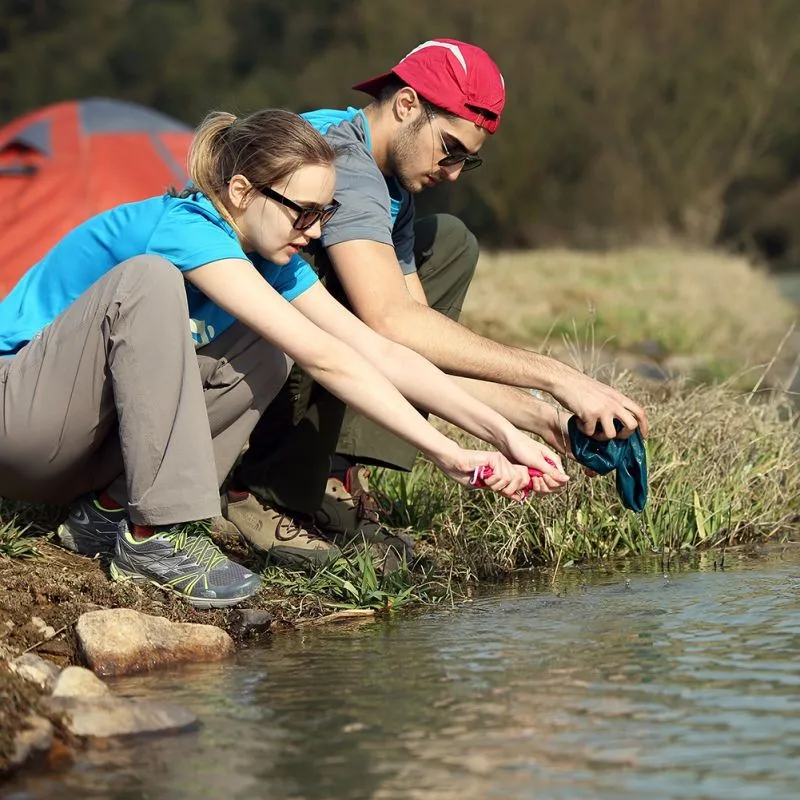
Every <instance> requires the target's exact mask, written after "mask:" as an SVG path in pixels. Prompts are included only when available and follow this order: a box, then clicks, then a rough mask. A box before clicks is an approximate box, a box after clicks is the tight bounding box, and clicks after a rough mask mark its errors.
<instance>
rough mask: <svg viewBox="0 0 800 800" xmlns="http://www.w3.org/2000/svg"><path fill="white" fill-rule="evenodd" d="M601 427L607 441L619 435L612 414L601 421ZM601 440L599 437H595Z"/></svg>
mask: <svg viewBox="0 0 800 800" xmlns="http://www.w3.org/2000/svg"><path fill="white" fill-rule="evenodd" d="M600 426H601V427H602V430H603V435H604V436H605V437H606V438H607V439H613V438H614V437H615V436H616V435H617V429H616V428H615V427H614V416H613V415H612V414H607V415H606V416H604V417H603V418H602V419H601V420H600ZM595 438H596V439H599V438H600V437H599V436H596V437H595Z"/></svg>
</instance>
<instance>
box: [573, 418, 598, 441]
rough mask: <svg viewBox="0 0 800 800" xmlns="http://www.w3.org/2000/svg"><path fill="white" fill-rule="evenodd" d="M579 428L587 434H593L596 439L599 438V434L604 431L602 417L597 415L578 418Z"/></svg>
mask: <svg viewBox="0 0 800 800" xmlns="http://www.w3.org/2000/svg"><path fill="white" fill-rule="evenodd" d="M578 428H579V429H580V431H581V433H583V434H584V435H585V436H592V437H594V438H595V439H596V438H598V435H597V434H598V433H600V432H601V431H602V426H601V425H600V419H599V417H597V416H591V417H586V419H583V418H580V419H579V420H578Z"/></svg>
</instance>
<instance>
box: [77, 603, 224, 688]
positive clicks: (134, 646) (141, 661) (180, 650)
mask: <svg viewBox="0 0 800 800" xmlns="http://www.w3.org/2000/svg"><path fill="white" fill-rule="evenodd" d="M75 632H76V634H77V636H78V642H79V645H80V648H81V651H82V653H83V656H84V658H85V660H86V663H87V664H88V665H89V666H90V667H91V669H92V670H94V672H96V673H97V674H98V675H122V674H126V673H131V672H143V671H146V670H151V669H155V668H157V667H162V666H166V665H168V664H177V663H181V662H187V661H219V660H220V659H223V658H227V657H228V656H230V655H231V654H232V653H233V652H234V644H233V639H231V637H230V636H229V635H228V634H227V633H225V631H223V630H222V629H221V628H217V627H215V626H214V625H197V624H192V623H187V622H170V621H169V620H168V619H165V618H164V617H153V616H150V615H149V614H141V613H139V612H138V611H133V610H132V609H128V608H113V609H108V610H105V611H90V612H88V613H86V614H82V615H81V617H80V618H79V619H78V622H77V624H76V626H75Z"/></svg>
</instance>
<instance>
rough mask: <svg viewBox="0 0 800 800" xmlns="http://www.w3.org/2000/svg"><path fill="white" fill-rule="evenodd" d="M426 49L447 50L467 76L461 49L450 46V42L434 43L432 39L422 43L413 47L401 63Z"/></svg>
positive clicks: (453, 45) (456, 46) (454, 45)
mask: <svg viewBox="0 0 800 800" xmlns="http://www.w3.org/2000/svg"><path fill="white" fill-rule="evenodd" d="M426 47H444V48H445V49H446V50H449V51H450V52H451V53H452V54H453V55H454V56H455V57H456V58H457V59H458V63H459V64H461V66H462V67H463V69H464V74H465V75H466V74H467V60H466V59H465V58H464V54H463V53H462V52H461V48H460V47H459V46H458V45H457V44H451V43H450V42H436V41H434V40H433V39H431V40H430V41H427V42H423V43H422V44H421V45H418V46H417V47H415V48H414V49H413V50H412V51H411V52H410V53H409V54H408V55H406V56H405V57H404V58H402V59H401V60H402V61H405V60H406V58H408V56H411V55H414V53H416V52H418V51H420V50H424V49H425V48H426Z"/></svg>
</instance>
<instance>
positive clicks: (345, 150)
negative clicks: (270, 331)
mask: <svg viewBox="0 0 800 800" xmlns="http://www.w3.org/2000/svg"><path fill="white" fill-rule="evenodd" d="M301 116H302V117H304V118H305V119H306V120H307V121H308V122H310V123H311V124H312V125H313V126H314V127H315V128H316V129H317V130H318V131H319V132H320V133H321V134H322V135H323V136H325V137H326V138H327V139H328V140H329V141H330V142H331V144H333V145H334V146H336V147H337V148H338V149H339V155H338V156H337V158H336V199H337V200H338V201H339V202H340V203H341V204H342V205H341V208H340V209H339V211H338V212H337V214H336V216H335V217H334V218H333V219H332V220H331V221H330V222H329V223H328V224H327V225H326V226H325V230H324V231H323V232H322V238H321V239H320V243H321V244H322V246H323V247H331V246H332V245H335V244H339V243H340V242H350V241H353V240H354V239H368V240H369V241H373V242H380V243H381V244H388V245H389V246H391V247H393V248H394V251H395V254H396V255H397V260H398V262H399V263H400V267H401V269H402V270H403V273H404V274H410V273H414V272H416V269H417V267H416V264H415V262H414V198H413V196H412V195H411V193H410V192H408V191H407V190H405V189H404V188H403V187H402V186H401V185H400V184H399V183H398V182H397V180H396V179H395V178H393V177H386V176H385V175H383V174H382V173H381V171H380V169H379V168H378V165H377V163H376V162H375V159H374V157H373V155H372V137H371V135H370V130H369V123H368V122H367V118H366V117H365V116H364V112H363V111H362V110H361V109H358V108H352V107H351V108H348V109H347V110H344V111H342V110H338V109H332V108H322V109H318V110H317V111H308V112H307V113H305V114H302V115H301Z"/></svg>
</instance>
